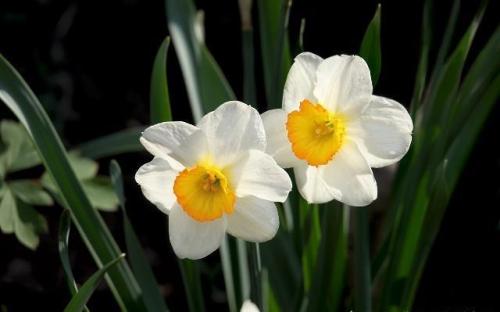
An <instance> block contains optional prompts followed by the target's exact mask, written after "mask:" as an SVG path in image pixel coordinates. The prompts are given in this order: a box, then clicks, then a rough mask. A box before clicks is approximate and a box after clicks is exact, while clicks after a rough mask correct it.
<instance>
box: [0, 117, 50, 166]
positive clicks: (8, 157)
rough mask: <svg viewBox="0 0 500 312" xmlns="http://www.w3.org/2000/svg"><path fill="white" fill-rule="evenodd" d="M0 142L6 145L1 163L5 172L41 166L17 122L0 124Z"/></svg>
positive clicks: (33, 148) (30, 143)
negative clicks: (2, 162)
mask: <svg viewBox="0 0 500 312" xmlns="http://www.w3.org/2000/svg"><path fill="white" fill-rule="evenodd" d="M0 134H1V140H2V141H3V142H4V144H5V145H6V151H5V156H4V159H3V161H4V162H5V164H4V166H5V168H6V171H7V172H13V171H18V170H22V169H27V168H30V167H33V166H36V165H39V164H41V162H42V161H41V159H40V157H39V156H38V152H37V151H36V149H35V147H34V146H33V143H32V141H31V139H30V137H29V134H28V132H27V131H26V129H25V128H24V127H23V126H22V125H21V124H20V123H17V122H14V121H10V120H4V121H2V122H1V123H0Z"/></svg>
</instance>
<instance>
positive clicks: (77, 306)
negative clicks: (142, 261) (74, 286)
mask: <svg viewBox="0 0 500 312" xmlns="http://www.w3.org/2000/svg"><path fill="white" fill-rule="evenodd" d="M124 257H125V254H121V255H120V256H118V258H116V259H115V260H113V261H111V262H109V263H108V264H106V265H104V266H103V267H102V268H101V269H99V270H98V271H97V272H95V273H94V274H92V276H91V277H90V278H89V279H88V280H87V281H86V282H85V283H84V284H83V285H82V287H81V288H80V290H79V291H78V293H77V294H76V295H75V296H73V298H72V299H71V301H70V302H69V303H68V305H67V306H66V308H64V312H81V311H83V310H84V309H85V305H86V304H87V301H88V300H89V299H90V297H91V296H92V294H93V293H94V291H95V290H96V288H97V286H99V284H100V283H101V281H102V279H103V278H104V275H105V274H106V273H107V271H108V270H109V269H110V268H111V267H113V266H115V265H116V264H117V263H118V262H120V260H122V259H123V258H124Z"/></svg>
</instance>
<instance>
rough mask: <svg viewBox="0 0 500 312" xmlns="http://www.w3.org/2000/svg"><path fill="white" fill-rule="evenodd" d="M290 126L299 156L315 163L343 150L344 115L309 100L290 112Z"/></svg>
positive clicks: (296, 153) (294, 150)
mask: <svg viewBox="0 0 500 312" xmlns="http://www.w3.org/2000/svg"><path fill="white" fill-rule="evenodd" d="M286 129H287V133H288V140H289V141H290V143H292V151H293V153H294V154H295V156H297V158H299V159H303V160H305V161H307V163H308V164H309V165H311V166H319V165H324V164H326V163H328V162H329V161H330V160H331V159H332V158H333V156H334V155H335V154H336V153H337V152H338V151H339V150H340V148H341V146H342V143H343V140H344V137H345V132H346V127H345V118H344V116H342V115H339V114H333V113H331V112H329V111H328V110H326V109H325V108H324V107H323V106H321V104H313V103H311V102H310V101H309V100H303V101H302V102H300V107H299V110H295V111H293V112H291V113H289V114H288V120H287V122H286Z"/></svg>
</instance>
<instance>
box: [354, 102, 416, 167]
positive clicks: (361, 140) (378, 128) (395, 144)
mask: <svg viewBox="0 0 500 312" xmlns="http://www.w3.org/2000/svg"><path fill="white" fill-rule="evenodd" d="M412 131H413V122H412V120H411V117H410V115H409V114H408V111H407V110H406V109H405V108H404V107H403V105H401V104H399V103H398V102H396V101H394V100H391V99H388V98H384V97H381V96H372V100H371V102H370V104H369V105H368V107H367V108H366V109H365V110H364V111H363V114H362V115H361V117H360V118H359V120H357V121H356V122H355V123H354V125H353V129H352V131H351V130H349V132H352V134H353V135H352V137H353V140H355V141H356V143H357V144H358V147H359V149H360V151H361V153H362V154H363V156H364V157H365V159H366V160H367V161H368V164H369V165H370V167H375V168H379V167H384V166H388V165H391V164H393V163H395V162H397V161H399V160H400V159H401V158H403V156H404V155H405V154H406V152H407V151H408V149H409V148H410V143H411V134H412Z"/></svg>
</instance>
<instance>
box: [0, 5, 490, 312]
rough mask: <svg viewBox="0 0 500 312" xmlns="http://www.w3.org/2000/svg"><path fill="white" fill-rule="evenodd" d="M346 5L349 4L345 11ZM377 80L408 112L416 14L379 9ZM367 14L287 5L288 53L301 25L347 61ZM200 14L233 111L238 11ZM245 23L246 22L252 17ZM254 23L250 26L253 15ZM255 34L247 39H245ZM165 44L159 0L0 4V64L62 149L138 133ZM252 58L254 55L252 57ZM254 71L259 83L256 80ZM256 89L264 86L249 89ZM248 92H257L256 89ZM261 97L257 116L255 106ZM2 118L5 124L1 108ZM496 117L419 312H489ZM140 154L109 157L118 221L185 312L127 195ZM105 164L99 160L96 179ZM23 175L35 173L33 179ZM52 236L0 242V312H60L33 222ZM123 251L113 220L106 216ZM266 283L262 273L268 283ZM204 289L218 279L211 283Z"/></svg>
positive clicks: (448, 222)
mask: <svg viewBox="0 0 500 312" xmlns="http://www.w3.org/2000/svg"><path fill="white" fill-rule="evenodd" d="M347 2H348V3H347ZM435 2H436V3H435V10H434V18H433V23H434V25H433V26H434V28H433V36H434V40H433V42H434V45H433V47H434V49H433V50H431V60H432V59H433V58H432V57H433V56H434V55H435V53H436V47H438V46H439V41H440V38H441V35H442V32H443V30H444V27H445V25H446V22H447V19H448V14H449V12H450V10H451V5H452V2H451V1H448V0H446V1H435ZM478 2H479V1H473V0H470V1H462V7H461V13H460V18H459V21H458V25H457V32H456V34H457V36H455V42H456V41H457V40H458V38H459V37H460V36H461V35H462V34H463V32H464V31H465V29H466V27H467V26H468V25H469V23H470V21H471V18H472V16H473V15H474V13H475V11H476V9H477V5H478ZM491 2H492V3H490V5H489V7H488V9H487V12H486V14H485V17H484V20H483V23H482V25H481V26H480V28H479V32H478V35H477V37H476V40H475V42H474V45H473V49H472V52H471V54H472V55H476V53H477V51H478V48H480V47H481V46H483V45H484V43H485V42H486V40H487V39H488V38H489V36H490V35H491V33H492V32H493V30H494V29H495V27H497V25H498V12H500V11H499V8H498V5H497V2H495V1H491ZM381 3H382V49H383V50H382V52H383V53H382V55H383V60H382V63H383V67H382V73H381V77H380V80H379V83H378V85H377V87H376V88H375V93H376V94H380V95H384V96H387V97H390V98H394V99H396V100H398V101H399V102H401V103H409V102H410V98H411V95H412V89H413V83H414V77H415V69H416V66H417V62H418V55H419V51H420V46H419V44H420V42H419V40H420V29H421V12H422V2H421V1H397V0H393V1H381ZM376 4H377V1H360V0H358V1H338V0H337V1H313V0H309V1H298V0H297V1H294V4H293V7H292V11H291V19H290V41H291V42H292V46H293V44H294V43H295V42H296V41H297V36H298V28H299V24H300V19H301V18H303V17H305V18H306V30H305V34H304V45H305V49H306V50H308V51H312V52H314V53H316V54H319V55H321V56H323V57H327V56H330V55H333V54H340V53H347V54H353V53H356V51H357V50H358V48H359V43H360V42H361V38H362V36H363V34H364V31H365V29H366V26H367V24H368V22H369V21H370V19H371V18H372V16H373V13H374V12H375V8H376ZM197 5H198V8H201V9H203V10H204V11H205V29H206V30H205V31H206V43H207V45H208V47H209V49H210V50H211V52H212V53H213V55H214V57H215V59H216V60H218V62H219V64H220V66H221V68H222V70H223V71H224V73H225V74H226V77H227V78H228V81H229V82H230V83H231V86H232V87H233V89H234V90H235V92H236V94H237V96H238V98H242V63H241V41H240V40H241V37H240V21H239V11H238V6H237V1H236V0H234V1H232V0H231V1H230V0H225V1H220V0H219V1H209V0H205V1H198V2H197ZM254 13H255V12H254ZM254 17H255V16H254ZM255 33H256V35H257V34H258V32H257V30H256V32H255ZM167 34H168V32H167V27H166V18H165V10H164V3H163V1H161V0H156V1H139V0H110V1H102V0H101V1H97V0H91V1H83V0H81V1H77V0H71V1H63V0H37V1H35V0H26V1H20V0H2V1H0V53H2V54H3V55H4V56H5V57H6V58H7V59H8V60H9V61H10V62H11V63H12V64H13V65H14V66H15V67H16V68H17V69H18V70H19V71H20V72H21V74H22V75H23V77H24V78H25V79H26V80H27V82H28V83H29V85H30V86H31V87H32V89H33V90H34V92H35V93H36V94H37V95H38V96H39V98H40V100H41V101H42V103H43V104H44V106H45V108H46V109H47V110H48V112H49V114H50V116H51V118H52V120H53V121H54V123H55V125H56V127H57V129H58V132H59V133H60V135H61V136H62V137H63V140H64V142H65V143H66V145H67V146H68V147H71V146H75V145H77V144H78V143H82V142H84V141H86V140H90V139H93V138H96V137H99V136H102V135H104V134H108V133H112V132H114V131H118V130H121V129H124V128H126V127H129V126H133V125H140V124H142V125H147V124H148V119H149V111H148V100H149V99H148V94H149V79H150V73H151V67H152V62H153V58H154V55H155V53H156V50H157V48H158V47H159V45H160V43H161V41H162V40H163V38H164V37H165V36H166V35H167ZM258 48H259V47H258V46H257V47H256V53H257V56H258V54H259V53H260V50H258ZM168 66H169V67H168V77H169V88H170V93H171V94H170V96H171V102H172V105H173V115H174V119H180V120H186V121H190V120H191V117H190V111H189V105H188V101H187V98H186V93H185V89H184V85H183V82H182V78H181V77H182V75H181V72H180V69H179V67H178V63H177V60H176V58H175V53H173V49H171V51H170V53H169V63H168ZM259 66H260V62H259V60H257V68H256V70H257V75H261V73H262V69H261V68H260V67H259ZM259 78H261V77H260V76H259ZM258 87H259V88H260V90H263V84H262V79H259V81H258ZM263 100H264V95H263V93H262V92H260V93H259V108H260V109H261V110H262V109H264V107H265V104H264V101H263ZM0 114H1V115H0V116H1V118H2V119H3V118H11V119H13V115H12V114H10V112H8V111H7V109H6V108H5V107H4V106H0ZM499 121H500V112H499V108H498V105H497V106H496V108H494V109H493V111H492V114H491V116H489V118H488V120H487V122H486V125H485V127H484V129H483V131H482V133H481V134H480V136H479V140H478V142H477V144H476V147H475V148H474V149H473V152H472V154H471V157H470V159H469V162H468V164H467V166H466V167H465V170H464V173H463V175H462V178H461V180H460V182H459V184H458V186H457V188H456V191H455V194H454V195H453V197H452V200H451V204H450V206H449V208H448V210H447V213H446V216H445V218H444V221H443V225H442V228H441V231H440V233H439V235H438V237H437V240H436V242H435V244H434V247H433V250H432V253H431V255H430V258H429V261H428V264H427V267H426V270H425V272H424V275H423V279H422V282H421V286H420V289H419V292H418V295H417V298H416V304H415V310H416V311H500V297H499V293H500V286H499V284H498V283H499V280H500V231H499V218H500V210H499V203H500V187H499V185H500V183H499V182H498V178H497V177H498V176H500V156H499V154H498V153H497V152H494V151H495V145H496V144H497V143H498V134H499V133H500V132H499V130H500V129H499ZM148 159H149V156H148V155H146V154H145V153H143V154H129V155H122V156H120V157H117V160H118V161H119V162H120V164H121V166H122V168H123V170H124V174H125V179H126V181H125V182H126V194H127V197H128V210H129V211H130V215H131V218H132V222H133V224H134V226H135V227H136V231H137V232H138V234H139V236H140V238H141V242H142V243H143V245H144V246H145V249H146V252H147V255H148V257H149V258H150V260H151V262H152V264H153V267H154V271H155V273H156V276H157V279H158V281H159V283H160V284H161V290H162V292H163V294H164V295H165V296H166V298H167V302H168V304H169V306H170V307H171V308H172V309H173V310H181V311H182V310H186V308H187V306H186V302H185V298H184V290H183V287H182V284H181V279H180V275H179V272H178V268H177V263H176V261H175V258H174V255H173V253H172V251H171V247H170V245H169V243H168V239H167V235H166V229H165V218H164V217H163V215H162V214H161V213H160V212H159V211H158V210H157V209H155V208H154V207H153V206H152V205H150V204H149V203H147V202H146V200H145V199H144V198H143V197H142V195H141V194H140V191H139V188H138V187H137V186H136V185H135V182H133V175H134V173H135V171H136V170H137V168H138V167H139V166H140V165H141V164H142V163H144V162H146V161H147V160H148ZM109 160H110V159H103V160H102V161H100V164H101V172H103V173H106V172H107V169H106V168H107V166H108V163H109ZM30 174H35V175H36V174H41V171H35V172H31V173H30ZM40 211H41V212H42V213H43V214H44V215H46V216H47V218H48V221H49V227H50V233H49V235H45V236H43V237H42V239H41V243H40V246H39V248H38V250H37V251H30V250H28V249H27V248H25V247H23V246H22V245H21V244H19V243H18V242H17V241H16V239H15V238H14V236H13V235H4V234H0V304H4V305H5V306H6V307H7V308H8V311H28V310H32V309H34V308H37V309H38V310H39V309H40V308H44V309H48V310H51V311H57V310H61V309H62V308H63V307H64V306H65V304H66V303H67V301H68V299H69V294H68V293H67V290H66V286H65V284H64V278H63V273H62V270H61V265H60V262H59V258H58V252H57V221H58V216H59V214H60V211H61V210H60V208H58V207H52V208H45V209H43V210H40ZM103 215H104V217H105V219H106V221H107V223H108V224H109V225H110V228H111V229H112V231H113V234H114V236H115V237H116V238H117V239H118V240H119V241H120V242H121V241H122V234H121V233H122V229H121V218H120V216H119V214H118V213H115V214H112V213H103ZM70 252H71V256H72V260H73V261H74V262H73V263H75V264H74V267H73V269H74V271H75V275H76V278H77V280H79V281H84V280H85V279H86V278H87V277H88V276H89V275H90V274H92V272H94V270H95V266H94V264H93V261H92V259H91V258H90V256H89V254H88V252H87V250H86V249H85V247H84V245H83V243H82V242H81V240H80V239H79V237H78V235H77V234H75V235H72V237H71V242H70ZM202 269H203V281H204V289H205V296H206V301H207V302H208V304H209V307H210V308H212V309H217V310H221V309H222V310H223V309H226V305H225V297H224V296H225V295H224V292H223V289H224V287H223V281H222V278H221V268H220V265H219V258H218V254H217V253H214V254H213V255H211V256H210V257H209V258H208V260H207V261H205V262H204V264H203V268H202ZM271 274H272V272H271ZM214 277H215V278H214ZM90 307H91V308H94V309H95V310H106V311H115V310H117V309H118V308H117V306H116V304H115V303H114V301H113V298H112V296H111V295H110V293H109V291H108V290H107V289H106V288H105V287H104V286H103V287H101V288H100V289H99V290H98V291H97V292H96V293H95V295H94V297H93V298H92V299H91V302H90Z"/></svg>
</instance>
